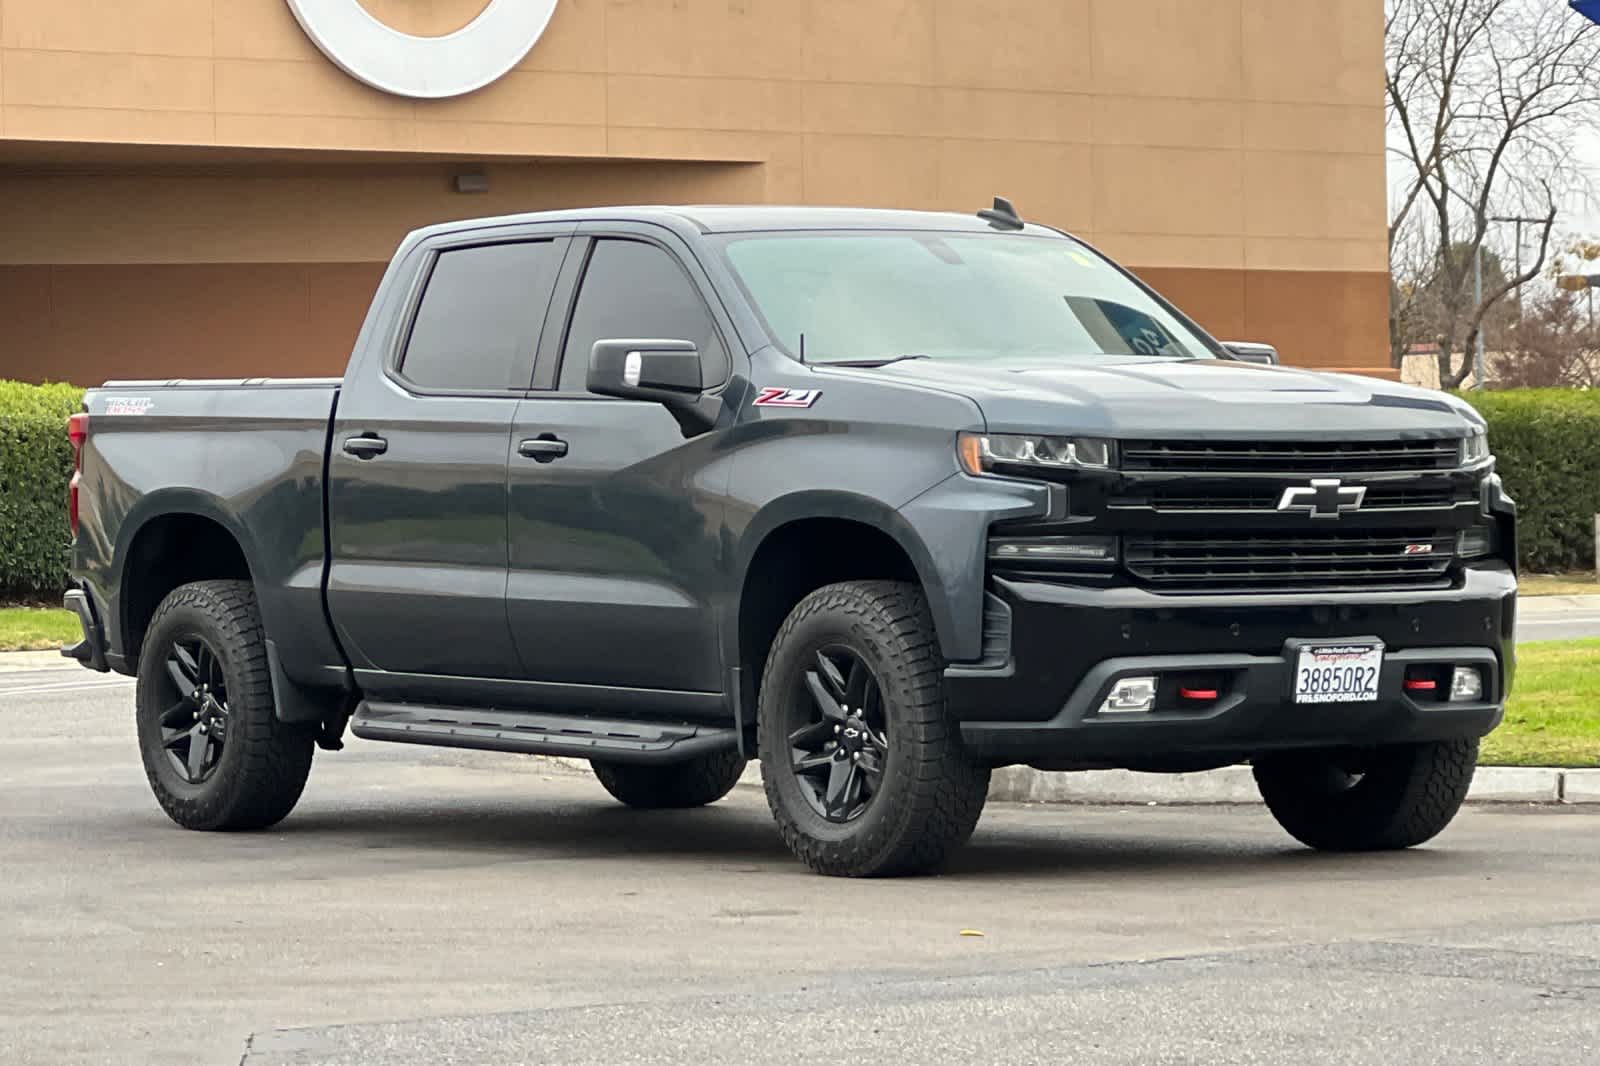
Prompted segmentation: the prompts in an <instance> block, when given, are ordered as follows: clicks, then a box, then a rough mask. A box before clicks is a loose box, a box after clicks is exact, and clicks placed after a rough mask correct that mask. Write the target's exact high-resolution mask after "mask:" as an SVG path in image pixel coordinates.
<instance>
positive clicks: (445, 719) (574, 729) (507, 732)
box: [350, 700, 739, 763]
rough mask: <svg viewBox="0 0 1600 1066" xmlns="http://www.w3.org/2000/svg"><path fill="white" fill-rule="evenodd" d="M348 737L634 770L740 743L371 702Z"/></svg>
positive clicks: (700, 729)
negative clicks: (616, 765)
mask: <svg viewBox="0 0 1600 1066" xmlns="http://www.w3.org/2000/svg"><path fill="white" fill-rule="evenodd" d="M350 732H352V733H354V734H355V735H356V736H358V737H361V738H363V739H365V740H391V741H398V742H399V743H402V744H432V745H435V746H437V747H445V748H477V749H480V750H482V751H511V752H517V753H519V754H523V755H570V756H575V757H577V758H580V759H606V760H608V761H611V762H631V763H672V762H682V761H683V760H685V759H691V758H693V757H694V756H696V755H701V754H704V753H705V752H709V751H720V750H722V749H724V748H733V747H736V746H737V745H738V742H739V737H738V734H737V733H736V732H735V731H734V730H733V729H731V728H721V727H717V726H705V725H692V724H690V723H687V722H625V721H621V720H619V719H608V718H589V717H585V716H583V715H576V714H547V713H544V712H526V713H524V712H519V711H504V710H494V709H490V710H478V709H474V708H469V707H437V706H427V705H424V704H419V703H376V702H373V701H371V700H364V701H362V703H361V705H360V706H359V707H357V708H356V712H355V714H354V715H352V716H351V718H350Z"/></svg>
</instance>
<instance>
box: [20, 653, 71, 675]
mask: <svg viewBox="0 0 1600 1066" xmlns="http://www.w3.org/2000/svg"><path fill="white" fill-rule="evenodd" d="M54 666H60V667H63V668H73V667H76V668H77V669H79V670H82V669H83V667H81V666H78V664H77V663H75V662H73V661H72V660H71V659H67V658H63V657H62V655H61V653H60V652H59V651H0V673H4V672H6V671H7V670H48V669H50V668H51V667H54Z"/></svg>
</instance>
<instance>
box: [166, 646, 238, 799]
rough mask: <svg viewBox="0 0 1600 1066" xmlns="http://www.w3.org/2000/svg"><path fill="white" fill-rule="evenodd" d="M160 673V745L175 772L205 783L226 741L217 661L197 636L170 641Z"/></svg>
mask: <svg viewBox="0 0 1600 1066" xmlns="http://www.w3.org/2000/svg"><path fill="white" fill-rule="evenodd" d="M165 666H166V676H165V677H164V678H163V683H162V690H163V701H162V702H163V703H164V704H166V710H164V711H162V712H161V747H162V748H163V750H165V752H166V755H167V758H168V760H170V761H171V763H172V765H173V768H174V769H176V770H177V772H178V774H179V776H180V777H182V778H183V780H184V781H186V782H188V783H189V784H191V785H200V784H204V783H205V782H206V781H207V780H208V779H210V777H211V775H212V774H214V773H216V771H217V766H218V765H219V764H220V763H221V761H222V750H223V747H224V745H226V744H227V742H228V685H227V680H226V678H225V677H224V676H223V672H222V663H221V661H220V660H219V659H218V658H217V654H216V652H215V651H213V650H212V648H211V646H210V645H209V644H207V643H206V642H205V640H203V639H202V638H200V637H194V636H190V637H184V638H182V639H179V640H175V641H173V642H172V644H171V646H170V648H169V650H168V652H167V659H166V664H165Z"/></svg>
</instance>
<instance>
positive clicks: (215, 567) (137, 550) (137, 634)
mask: <svg viewBox="0 0 1600 1066" xmlns="http://www.w3.org/2000/svg"><path fill="white" fill-rule="evenodd" d="M122 572H123V574H124V575H125V576H124V578H123V584H122V641H123V654H124V655H125V656H126V657H127V659H128V662H129V664H130V665H131V664H134V663H137V662H138V661H139V649H140V647H141V646H142V645H143V644H144V634H145V630H146V629H147V628H149V625H150V619H151V617H152V616H154V614H155V613H156V608H157V607H159V606H161V601H162V600H164V599H166V598H167V594H168V593H170V592H171V591H172V590H173V589H175V588H177V587H178V586H179V585H187V584H188V583H189V582H191V581H206V580H211V579H216V578H238V579H241V580H244V581H249V580H250V565H249V564H248V563H247V562H245V557H244V549H242V548H240V547H239V542H238V541H237V540H235V539H234V536H233V534H232V533H229V532H228V531H227V530H226V529H225V528H223V527H222V526H221V525H220V524H218V523H217V522H215V521H213V520H212V519H209V518H205V517H202V516H201V515H197V514H171V515H163V516H162V517H160V518H155V519H152V520H151V521H150V522H148V523H147V524H146V525H145V526H144V528H142V529H140V530H139V532H138V533H137V534H136V535H135V536H134V538H133V543H132V544H130V545H129V546H128V560H127V562H126V563H125V564H124V565H123V567H122Z"/></svg>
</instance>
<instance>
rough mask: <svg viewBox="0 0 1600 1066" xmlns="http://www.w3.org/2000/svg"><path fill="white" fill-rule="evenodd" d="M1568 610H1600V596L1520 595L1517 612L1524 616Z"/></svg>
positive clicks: (1561, 612)
mask: <svg viewBox="0 0 1600 1066" xmlns="http://www.w3.org/2000/svg"><path fill="white" fill-rule="evenodd" d="M1568 611H1600V596H1519V597H1517V613H1518V614H1520V615H1522V616H1523V617H1525V618H1526V617H1529V616H1538V615H1545V614H1565V613H1567V612H1568Z"/></svg>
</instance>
